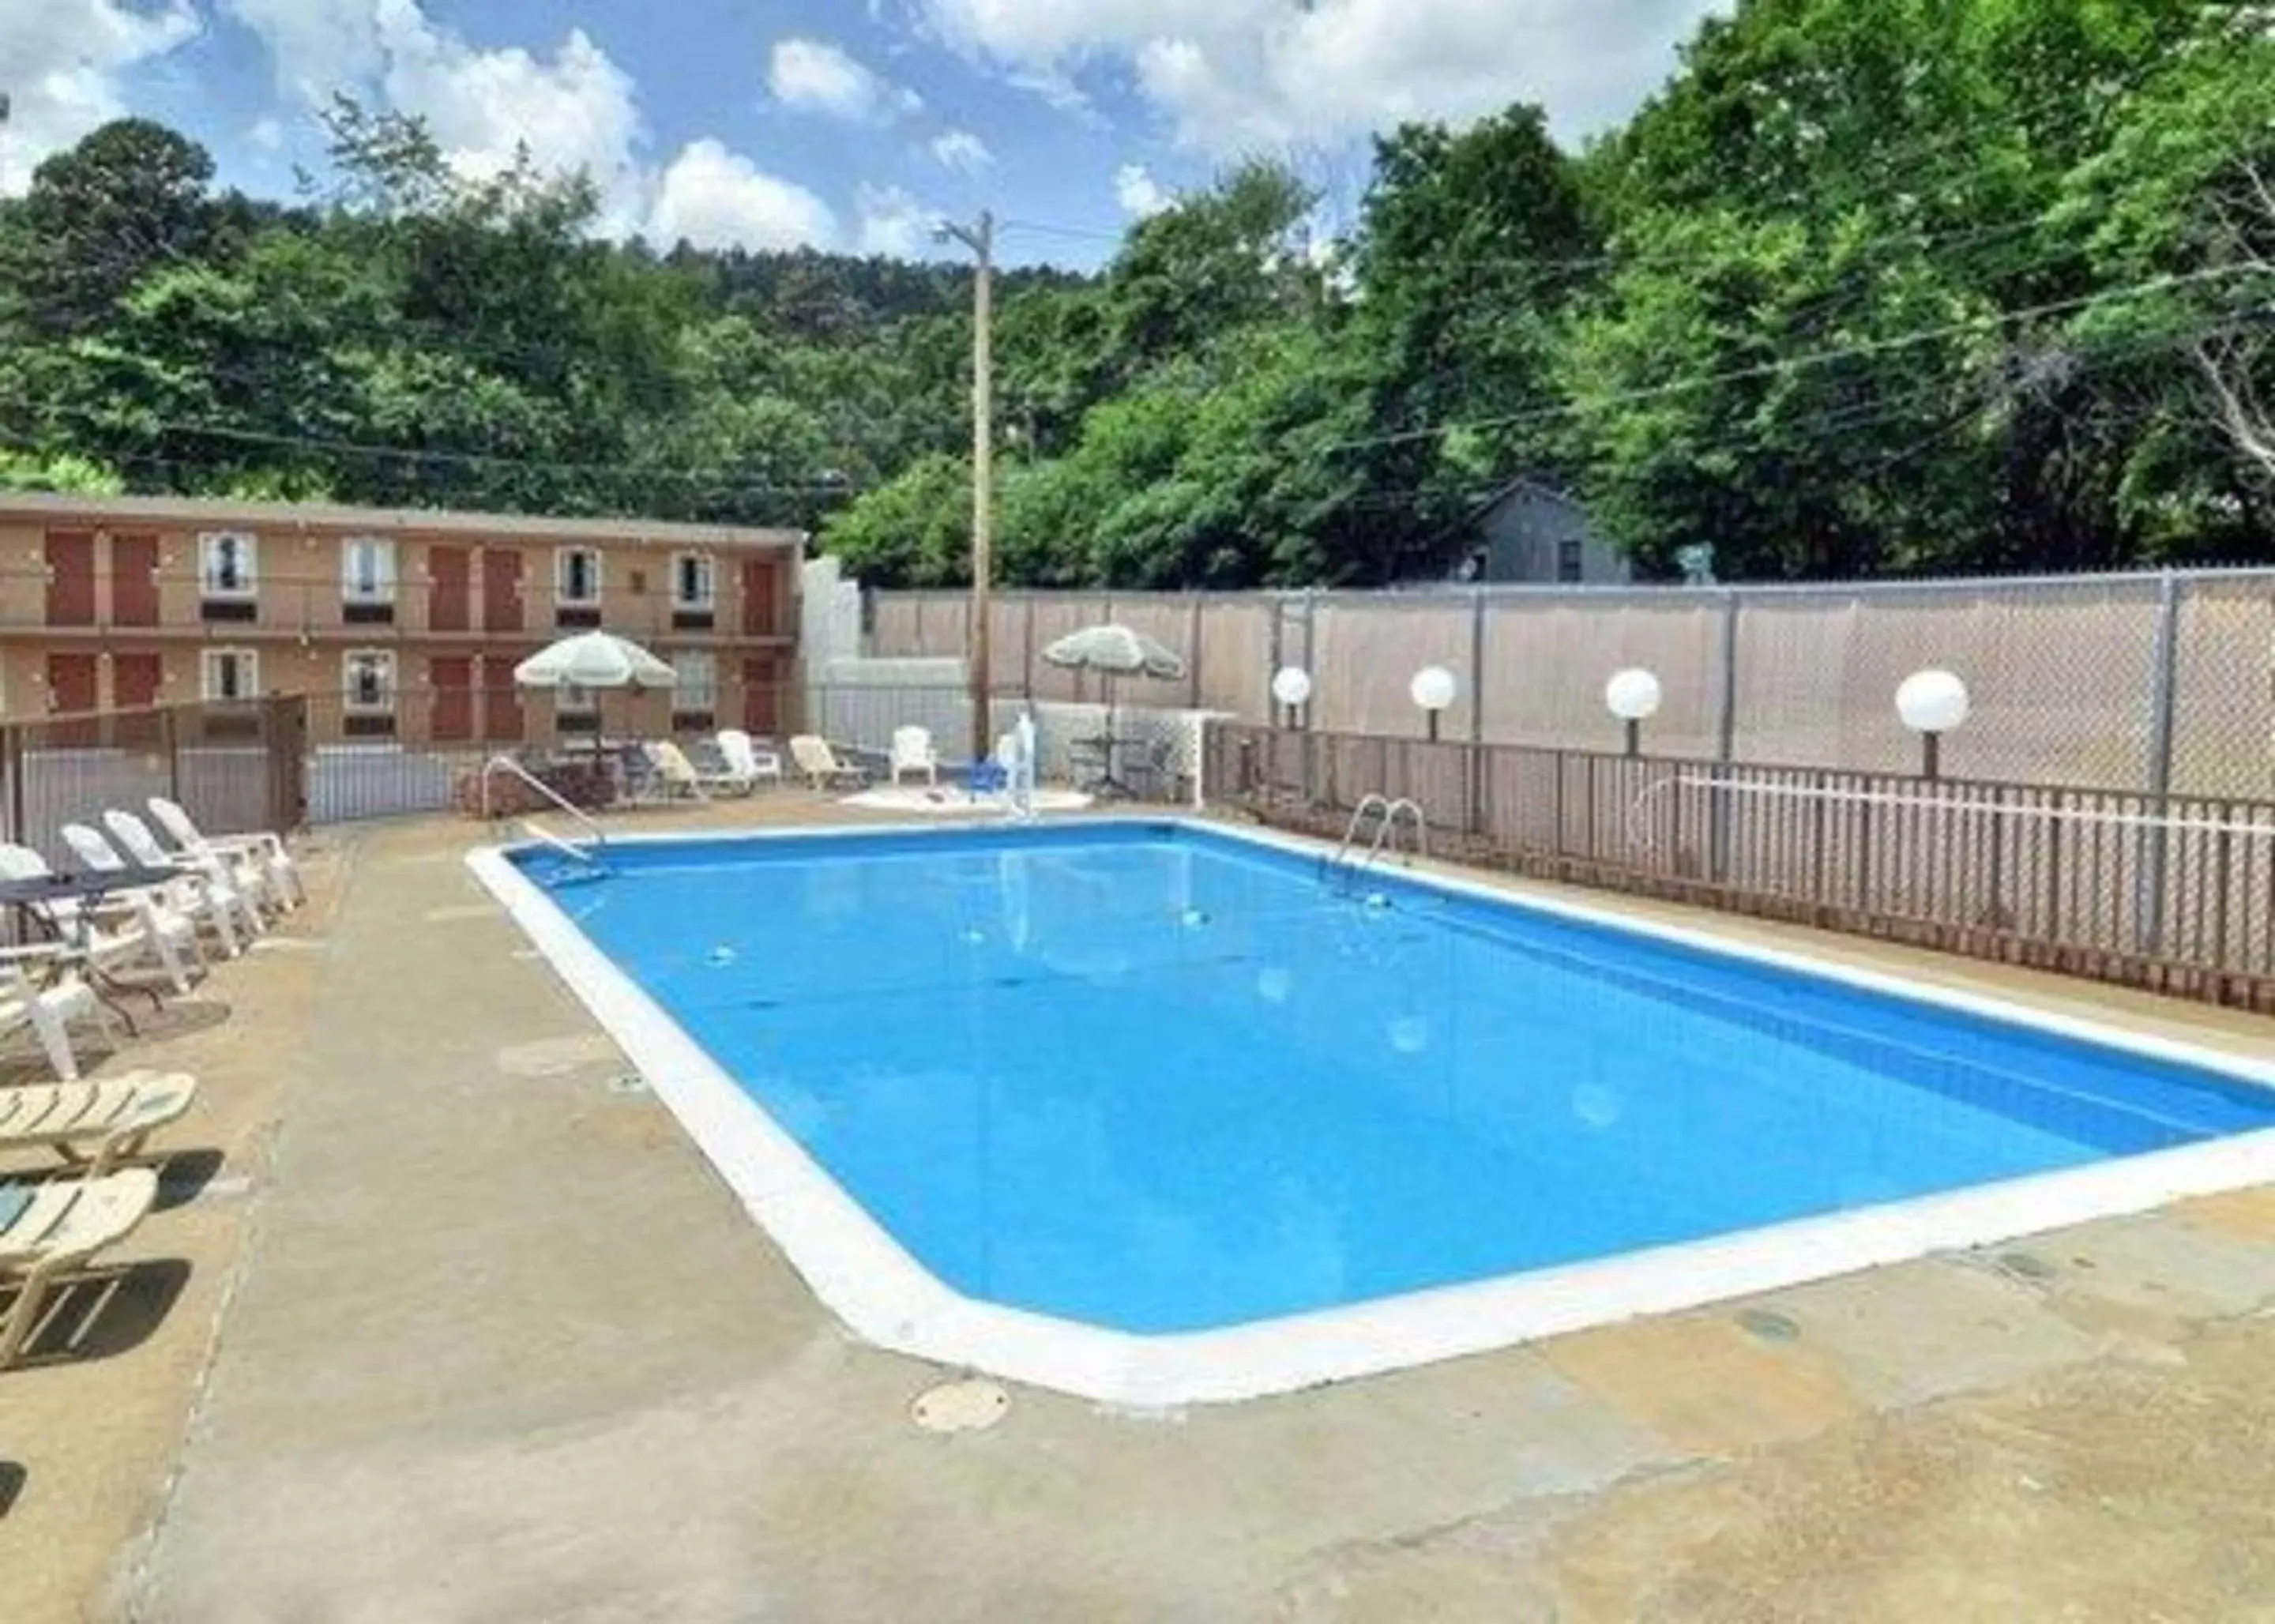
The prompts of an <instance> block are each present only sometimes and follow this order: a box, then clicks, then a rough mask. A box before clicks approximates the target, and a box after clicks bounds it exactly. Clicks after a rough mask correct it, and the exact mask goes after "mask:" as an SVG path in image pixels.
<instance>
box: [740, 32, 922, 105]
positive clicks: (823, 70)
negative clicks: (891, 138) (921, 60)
mask: <svg viewBox="0 0 2275 1624" xmlns="http://www.w3.org/2000/svg"><path fill="white" fill-rule="evenodd" d="M767 89H768V90H770V91H772V92H773V93H774V97H775V101H777V102H781V103H782V105H783V106H784V107H789V108H795V109H797V110H798V111H800V112H807V113H823V114H827V115H828V117H833V118H847V119H852V120H855V121H857V122H863V123H865V122H868V121H871V120H880V121H881V120H886V119H891V118H896V117H901V116H903V115H904V114H908V113H914V112H919V111H921V110H923V108H924V98H923V97H921V96H919V95H918V94H917V93H916V92H915V91H913V90H910V89H907V88H905V87H902V86H898V85H895V84H892V83H891V82H889V81H888V80H887V79H881V78H880V77H879V76H878V75H877V74H875V73H873V72H871V71H870V70H869V69H868V68H866V67H864V66H863V65H862V64H860V63H858V62H856V61H855V60H854V59H853V58H852V57H849V56H847V55H846V54H845V52H844V51H843V49H840V48H838V47H837V46H835V45H832V44H830V43H829V42H828V41H827V40H801V39H790V40H780V41H777V42H775V49H774V52H773V54H772V56H771V57H768V59H767Z"/></svg>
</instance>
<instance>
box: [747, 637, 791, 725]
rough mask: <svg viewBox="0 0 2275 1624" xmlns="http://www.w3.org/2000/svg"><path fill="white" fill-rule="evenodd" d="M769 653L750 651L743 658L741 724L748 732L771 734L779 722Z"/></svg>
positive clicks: (778, 706) (771, 656)
mask: <svg viewBox="0 0 2275 1624" xmlns="http://www.w3.org/2000/svg"><path fill="white" fill-rule="evenodd" d="M781 717H782V710H781V706H780V702H779V699H778V690H777V689H776V687H775V660H774V656H773V655H772V654H752V655H751V656H750V657H748V658H747V659H745V660H744V661H743V727H744V730H745V731H747V732H751V733H759V734H766V735H772V734H773V732H774V731H775V729H776V728H778V727H780V726H781V725H782V723H781Z"/></svg>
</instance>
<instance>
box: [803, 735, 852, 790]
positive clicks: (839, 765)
mask: <svg viewBox="0 0 2275 1624" xmlns="http://www.w3.org/2000/svg"><path fill="white" fill-rule="evenodd" d="M790 759H791V760H792V761H795V762H796V763H797V770H798V771H799V772H801V773H803V774H805V780H806V782H807V783H809V784H811V785H812V786H813V788H815V789H828V787H829V786H830V785H831V784H834V783H850V784H856V785H858V784H865V783H867V782H869V774H867V773H866V772H865V770H863V769H862V768H861V767H859V766H858V765H856V764H854V763H850V762H847V761H843V760H840V759H838V755H837V752H835V750H833V749H831V748H830V746H829V741H828V739H826V738H823V737H821V736H820V735H819V734H813V733H799V734H794V735H792V736H791V738H790Z"/></svg>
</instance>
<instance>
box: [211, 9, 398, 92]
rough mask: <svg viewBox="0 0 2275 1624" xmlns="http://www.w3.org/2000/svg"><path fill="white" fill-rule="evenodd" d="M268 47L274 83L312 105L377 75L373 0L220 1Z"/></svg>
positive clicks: (380, 56) (377, 44) (380, 53)
mask: <svg viewBox="0 0 2275 1624" xmlns="http://www.w3.org/2000/svg"><path fill="white" fill-rule="evenodd" d="M221 10H222V12H223V15H225V16H229V17H233V18H235V19H237V20H238V22H240V23H242V24H244V25H245V26H246V27H247V28H249V29H251V30H252V31H253V33H254V34H258V35H260V36H261V42H262V43H263V44H264V45H266V46H267V47H268V55H269V58H270V60H271V62H272V63H274V64H275V67H276V83H277V86H278V87H279V88H280V89H282V90H283V92H284V93H285V94H287V95H291V96H294V97H297V98H298V99H299V100H300V101H302V102H306V103H307V104H308V105H310V106H312V107H318V106H321V105H322V104H323V103H324V102H327V101H329V99H330V97H331V94H332V92H333V91H334V90H335V89H344V88H346V87H350V86H359V85H362V84H364V83H365V82H366V81H367V80H369V79H372V78H373V77H374V75H375V74H377V72H379V70H380V68H381V66H382V61H383V56H384V53H383V49H382V46H381V43H380V39H379V29H378V19H377V15H376V12H377V0H221Z"/></svg>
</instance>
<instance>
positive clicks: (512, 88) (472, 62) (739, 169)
mask: <svg viewBox="0 0 2275 1624" xmlns="http://www.w3.org/2000/svg"><path fill="white" fill-rule="evenodd" d="M10 3H11V0H0V6H4V5H6V4H10ZM223 4H226V5H227V6H228V7H229V9H230V11H231V14H232V15H234V16H235V17H236V18H237V19H238V21H240V22H242V23H244V24H245V25H246V26H248V27H250V28H251V29H253V31H254V32H255V33H256V34H259V35H260V36H261V38H262V40H263V41H265V42H267V44H268V49H269V52H270V55H271V57H272V58H273V60H274V63H275V66H276V78H277V82H278V85H279V87H281V88H282V89H283V91H284V92H285V94H288V95H290V96H292V97H294V98H296V99H298V100H299V101H300V102H305V103H306V104H308V105H311V106H321V105H322V104H324V103H325V102H328V101H329V99H330V97H331V95H332V94H333V92H334V91H336V90H347V91H351V92H353V93H355V94H358V95H360V96H363V97H365V98H367V100H370V101H373V102H376V103H377V104H379V105H382V106H385V107H387V108H389V109H392V110H396V111H398V112H403V113H408V114H412V115H414V116H416V117H421V118H424V119H425V120H426V121H427V125H428V126H429V128H431V129H432V130H433V132H434V134H435V140H436V141H437V143H438V144H440V146H441V147H442V151H443V153H444V155H445V156H446V157H447V158H448V159H449V160H450V164H451V166H452V167H453V168H454V169H456V170H457V171H458V172H459V173H461V174H464V175H468V176H488V175H494V174H496V173H497V172H499V171H500V170H503V169H504V168H505V167H506V166H508V165H509V164H510V163H511V162H513V161H514V158H515V155H516V154H517V152H518V150H519V149H520V148H521V147H523V146H526V147H527V148H528V150H529V154H530V156H531V157H532V158H533V160H534V161H535V162H537V163H538V164H539V165H540V167H541V168H543V169H546V170H553V171H556V172H563V173H565V172H570V171H573V170H585V171H586V173H588V174H589V175H591V176H592V178H593V182H594V184H595V185H597V186H598V188H599V191H600V197H601V212H600V218H599V220H598V222H597V226H598V229H599V230H601V231H602V232H604V233H606V234H608V235H609V236H616V237H622V236H627V235H630V234H631V233H632V232H634V231H641V232H645V233H646V234H647V235H648V236H650V237H654V238H661V239H662V240H664V241H667V242H676V241H678V240H679V239H680V238H686V239H688V240H689V241H691V242H693V243H696V244H698V245H701V246H704V247H722V246H726V245H735V244H739V245H744V246H747V247H754V248H780V247H791V246H796V245H800V244H806V243H812V244H816V245H827V244H828V243H830V242H833V241H834V240H835V238H836V222H835V219H834V217H833V216H832V215H831V214H830V211H829V208H828V205H827V204H825V203H823V202H822V201H821V200H820V199H819V198H817V197H816V196H814V194H813V193H811V192H809V191H807V190H806V189H805V187H803V186H800V185H797V183H796V182H794V181H790V180H786V179H783V178H781V177H779V176H775V175H771V174H768V173H767V172H766V171H765V170H762V169H760V167H759V166H758V164H757V163H755V162H752V160H751V159H750V158H748V157H746V156H744V155H742V154H740V153H737V152H733V151H730V150H729V148H728V147H726V146H725V145H724V144H723V143H722V142H720V141H718V140H713V139H710V138H704V139H701V140H694V141H691V142H689V143H688V144H687V145H686V146H685V147H682V148H681V149H680V151H679V152H678V154H677V155H676V156H675V157H673V158H672V159H671V161H670V162H669V163H666V164H664V165H663V166H662V167H661V169H658V168H656V167H654V163H653V162H652V161H651V160H648V159H647V158H646V156H645V152H646V146H647V131H646V124H645V121H644V120H643V119H642V117H641V116H640V109H639V94H638V87H636V86H635V85H634V83H633V81H632V79H631V75H630V74H629V73H627V72H624V69H623V68H622V67H620V66H619V65H618V64H616V61H615V59H614V58H612V57H610V56H609V55H608V52H607V51H606V50H604V49H601V46H600V45H599V44H598V43H597V42H595V41H594V40H593V38H592V36H591V35H589V34H586V32H585V31H584V30H583V29H581V28H571V30H570V31H569V33H568V34H567V35H566V36H565V37H563V39H562V41H561V42H560V43H559V45H558V46H556V48H554V49H552V50H551V51H550V52H544V51H531V50H528V49H524V48H522V47H520V46H504V47H500V48H497V49H482V48H480V47H477V46H474V45H472V44H471V43H469V42H467V41H466V40H465V37H464V36H463V35H461V34H457V32H455V31H454V30H452V29H450V28H447V27H444V26H441V25H439V24H437V23H436V22H435V21H434V20H433V19H431V18H430V17H429V16H428V15H427V11H425V9H424V8H423V7H422V6H421V4H419V0H223Z"/></svg>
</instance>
